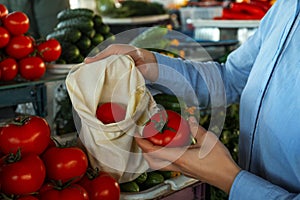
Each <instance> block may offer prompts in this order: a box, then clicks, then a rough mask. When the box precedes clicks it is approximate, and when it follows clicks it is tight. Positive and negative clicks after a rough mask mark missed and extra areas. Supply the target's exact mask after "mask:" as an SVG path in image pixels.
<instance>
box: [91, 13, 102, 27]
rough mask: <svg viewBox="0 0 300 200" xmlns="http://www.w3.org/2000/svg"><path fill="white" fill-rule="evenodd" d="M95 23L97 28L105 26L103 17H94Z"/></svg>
mask: <svg viewBox="0 0 300 200" xmlns="http://www.w3.org/2000/svg"><path fill="white" fill-rule="evenodd" d="M93 22H94V26H95V27H100V26H101V25H102V24H103V20H102V17H101V16H100V15H98V14H96V15H94V17H93Z"/></svg>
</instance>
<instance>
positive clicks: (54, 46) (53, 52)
mask: <svg viewBox="0 0 300 200" xmlns="http://www.w3.org/2000/svg"><path fill="white" fill-rule="evenodd" d="M37 50H38V53H39V55H40V56H41V58H42V59H43V60H44V61H45V62H52V61H55V60H57V59H58V58H59V57H60V55H61V51H62V49H61V45H60V43H59V42H58V41H57V40H56V39H54V38H51V39H49V40H46V41H44V42H42V43H40V44H38V45H37Z"/></svg>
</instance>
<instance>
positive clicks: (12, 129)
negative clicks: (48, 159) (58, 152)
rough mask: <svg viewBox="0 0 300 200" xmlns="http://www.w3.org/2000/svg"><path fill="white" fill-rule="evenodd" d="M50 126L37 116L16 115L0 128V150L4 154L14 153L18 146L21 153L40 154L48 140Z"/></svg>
mask: <svg viewBox="0 0 300 200" xmlns="http://www.w3.org/2000/svg"><path fill="white" fill-rule="evenodd" d="M50 134H51V131H50V127H49V125H48V123H47V121H46V120H45V119H44V118H42V117H39V116H29V117H18V118H16V119H15V120H14V121H13V122H10V123H8V124H6V125H5V126H3V127H2V128H1V130H0V151H2V152H3V153H5V154H8V153H16V152H17V150H18V149H19V148H20V149H21V151H22V155H24V154H29V153H34V154H37V155H40V154H41V153H42V152H43V151H44V150H45V149H46V148H47V146H48V144H49V142H50Z"/></svg>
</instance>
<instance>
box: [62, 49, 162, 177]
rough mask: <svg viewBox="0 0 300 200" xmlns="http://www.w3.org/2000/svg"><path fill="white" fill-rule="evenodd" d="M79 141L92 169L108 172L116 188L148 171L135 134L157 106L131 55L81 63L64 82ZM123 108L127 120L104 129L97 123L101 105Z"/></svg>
mask: <svg viewBox="0 0 300 200" xmlns="http://www.w3.org/2000/svg"><path fill="white" fill-rule="evenodd" d="M66 86H67V90H68V93H69V95H70V99H71V101H72V106H73V109H74V121H75V124H76V128H77V131H78V133H79V138H80V140H81V142H82V144H83V145H84V147H85V148H86V150H87V154H88V156H89V160H90V163H91V165H92V167H98V168H99V169H100V170H103V171H106V172H109V173H111V174H112V175H113V176H114V177H115V178H116V179H117V180H118V181H119V183H122V182H127V181H131V180H133V179H134V178H136V177H137V176H138V175H139V174H141V173H143V172H145V171H146V170H147V169H148V165H147V162H146V161H145V160H144V158H143V155H142V153H141V149H140V148H139V147H138V146H137V144H136V143H135V140H134V138H133V135H134V134H135V133H136V132H138V133H141V131H142V128H143V125H144V124H145V123H146V121H147V120H148V119H149V117H150V116H151V115H152V114H153V113H154V112H156V110H157V109H156V103H155V101H154V99H153V97H152V95H151V93H150V92H149V91H148V90H147V88H146V86H145V81H144V78H143V76H142V74H141V73H140V72H139V71H138V69H137V68H136V67H135V65H134V61H133V60H132V59H131V58H130V57H129V56H124V55H123V56H120V55H113V56H110V57H108V58H106V59H103V60H100V61H97V62H94V63H89V64H79V65H76V66H74V67H73V68H72V70H71V71H70V72H69V74H68V76H67V78H66ZM108 101H111V102H118V103H122V104H125V105H127V111H126V118H125V120H123V121H120V122H118V123H111V124H106V125H105V124H103V123H102V122H101V121H100V120H98V119H97V118H96V108H97V105H98V104H99V103H100V102H108Z"/></svg>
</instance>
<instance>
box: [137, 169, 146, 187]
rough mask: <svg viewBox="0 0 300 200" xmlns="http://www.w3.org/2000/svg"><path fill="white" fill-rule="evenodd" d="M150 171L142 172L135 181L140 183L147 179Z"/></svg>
mask: <svg viewBox="0 0 300 200" xmlns="http://www.w3.org/2000/svg"><path fill="white" fill-rule="evenodd" d="M147 176H148V173H147V172H144V173H142V174H140V175H139V176H138V177H137V178H136V179H135V180H134V181H135V182H136V183H137V184H138V185H139V184H142V183H143V182H145V181H146V180H147Z"/></svg>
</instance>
